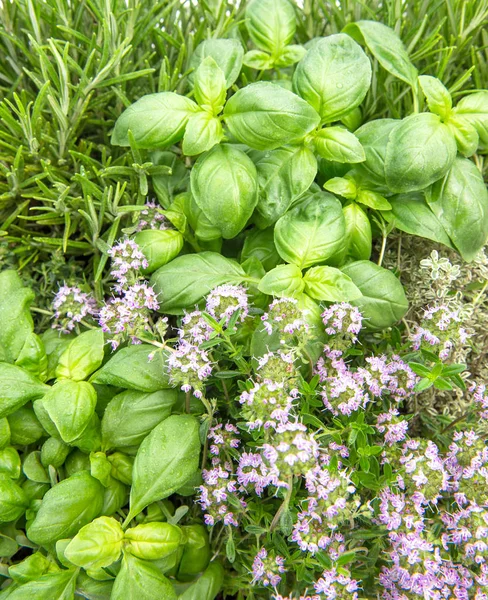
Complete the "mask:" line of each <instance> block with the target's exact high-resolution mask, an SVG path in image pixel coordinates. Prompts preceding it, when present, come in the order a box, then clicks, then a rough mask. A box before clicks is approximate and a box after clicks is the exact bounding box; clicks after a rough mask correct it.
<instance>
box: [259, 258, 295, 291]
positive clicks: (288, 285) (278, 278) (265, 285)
mask: <svg viewBox="0 0 488 600" xmlns="http://www.w3.org/2000/svg"><path fill="white" fill-rule="evenodd" d="M304 287H305V284H304V283H303V279H302V271H301V270H300V269H299V268H298V267H297V266H296V265H293V264H291V265H278V266H277V267H275V268H274V269H273V270H271V271H269V273H266V275H265V276H264V277H263V278H262V279H261V281H260V282H259V284H258V290H259V291H260V292H262V293H263V294H268V295H269V296H278V297H280V298H283V297H292V296H295V295H296V294H300V293H301V292H303V289H304Z"/></svg>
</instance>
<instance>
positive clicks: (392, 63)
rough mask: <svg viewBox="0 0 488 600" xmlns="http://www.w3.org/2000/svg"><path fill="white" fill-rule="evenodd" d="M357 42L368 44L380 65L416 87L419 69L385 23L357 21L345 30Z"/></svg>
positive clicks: (400, 41)
mask: <svg viewBox="0 0 488 600" xmlns="http://www.w3.org/2000/svg"><path fill="white" fill-rule="evenodd" d="M343 31H344V33H347V34H348V35H350V36H351V37H353V38H354V39H355V40H356V41H358V42H359V43H362V44H366V46H367V47H368V50H369V51H370V52H371V54H372V55H373V56H374V57H375V58H376V59H377V60H378V62H379V63H380V65H381V66H382V67H383V68H384V69H386V70H387V71H388V73H391V74H392V75H394V76H395V77H398V79H401V80H402V81H405V83H408V84H409V85H411V86H413V87H415V86H416V83H417V69H416V68H415V67H414V66H413V64H412V63H411V61H410V58H409V56H408V52H407V51H406V49H405V46H404V45H403V42H402V40H401V39H400V38H399V37H398V35H397V34H396V33H395V32H394V31H393V29H391V28H390V27H387V26H386V25H383V23H378V22H377V21H356V22H355V23H349V24H348V25H346V26H345V27H344V29H343Z"/></svg>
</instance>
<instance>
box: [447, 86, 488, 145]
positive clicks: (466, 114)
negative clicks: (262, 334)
mask: <svg viewBox="0 0 488 600" xmlns="http://www.w3.org/2000/svg"><path fill="white" fill-rule="evenodd" d="M453 114H455V115H456V117H458V118H459V119H462V120H463V121H465V122H466V123H469V124H470V125H472V126H473V127H474V128H475V129H476V131H477V132H478V135H479V138H480V142H481V145H482V146H483V148H487V147H488V91H486V90H484V91H482V92H475V93H474V94H469V96H465V97H464V98H462V99H461V100H460V101H459V102H458V103H457V106H456V108H455V109H454V110H453Z"/></svg>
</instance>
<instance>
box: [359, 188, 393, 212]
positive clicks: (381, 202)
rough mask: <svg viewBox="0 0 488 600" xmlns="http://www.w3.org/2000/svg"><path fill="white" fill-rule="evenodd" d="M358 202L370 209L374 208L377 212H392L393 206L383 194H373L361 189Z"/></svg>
mask: <svg viewBox="0 0 488 600" xmlns="http://www.w3.org/2000/svg"><path fill="white" fill-rule="evenodd" d="M356 202H359V203H360V204H364V205H366V206H369V208H374V209H375V210H391V204H390V203H389V202H388V200H387V199H386V198H384V197H383V196H382V195H381V194H378V193H377V192H372V191H371V190H362V189H360V190H359V191H358V195H357V198H356Z"/></svg>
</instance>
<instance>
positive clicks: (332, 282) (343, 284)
mask: <svg viewBox="0 0 488 600" xmlns="http://www.w3.org/2000/svg"><path fill="white" fill-rule="evenodd" d="M303 281H304V283H305V293H307V294H308V295H309V296H311V297H312V298H314V299H315V300H327V301H328V302H349V301H350V300H356V299H358V298H360V297H361V296H362V294H361V292H360V290H359V289H358V288H357V287H356V286H355V285H354V283H353V282H352V279H351V278H350V277H348V276H347V275H345V274H344V273H343V272H342V271H340V270H339V269H335V268H334V267H325V266H321V267H312V268H311V269H309V270H308V271H307V272H306V273H305V276H304V278H303Z"/></svg>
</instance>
